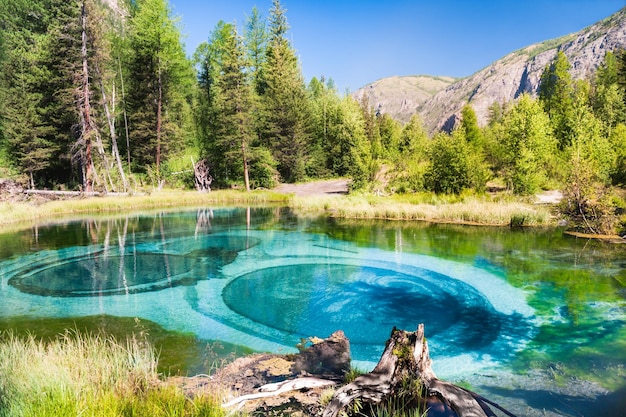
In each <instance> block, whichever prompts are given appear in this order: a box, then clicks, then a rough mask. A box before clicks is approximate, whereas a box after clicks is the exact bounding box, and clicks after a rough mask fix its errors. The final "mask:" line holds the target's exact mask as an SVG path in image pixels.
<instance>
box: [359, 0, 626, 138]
mask: <svg viewBox="0 0 626 417" xmlns="http://www.w3.org/2000/svg"><path fill="white" fill-rule="evenodd" d="M624 47H626V8H624V9H622V10H620V11H619V12H617V13H615V14H614V15H612V16H610V17H608V18H606V19H604V20H602V21H600V22H598V23H596V24H594V25H591V26H589V27H587V28H585V29H583V30H581V31H580V32H577V33H574V34H570V35H566V36H563V37H561V38H557V39H552V40H549V41H545V42H542V43H538V44H534V45H530V46H527V47H525V48H522V49H520V50H517V51H515V52H512V53H510V54H508V55H506V56H505V57H503V58H501V59H499V60H497V61H495V62H494V63H492V64H491V65H489V66H488V67H486V68H484V69H482V70H480V71H478V72H477V73H475V74H474V75H472V76H470V77H467V78H463V79H461V80H458V81H456V82H454V83H452V84H450V85H448V86H443V85H442V84H437V85H439V86H442V87H443V89H442V90H440V91H436V88H434V89H430V90H429V91H431V92H434V94H432V96H431V97H426V98H425V96H424V94H418V93H417V91H414V90H413V89H409V88H404V89H402V87H401V86H400V83H397V82H393V83H391V85H392V86H393V88H388V87H387V86H388V85H390V81H387V80H396V79H398V78H399V79H403V78H408V79H412V78H414V77H392V78H390V79H383V80H379V81H377V82H376V83H373V84H369V85H367V86H365V87H363V88H361V89H359V90H357V91H356V92H355V93H354V97H355V98H357V99H361V97H362V96H363V94H367V95H368V97H369V98H370V101H369V102H370V105H372V106H374V107H379V106H380V109H381V111H382V112H384V113H388V114H389V115H391V116H392V117H394V118H395V119H397V120H400V121H406V120H408V118H410V114H411V111H415V112H417V113H419V114H420V116H421V117H422V119H423V121H424V124H425V126H426V127H427V129H428V130H429V131H431V132H433V131H438V130H441V129H444V130H450V129H451V128H452V127H453V126H454V124H455V123H456V121H457V120H458V118H459V115H460V113H461V109H462V108H463V106H464V105H465V104H466V103H470V104H471V105H472V107H473V108H474V110H475V112H476V115H477V117H478V121H479V123H480V124H483V125H484V124H485V123H486V121H487V117H488V113H489V107H490V106H491V104H493V103H494V102H506V101H510V100H513V99H515V98H517V97H518V96H519V95H521V94H522V93H525V92H526V93H530V94H532V95H536V94H537V90H538V87H539V79H540V77H541V74H542V73H543V70H544V69H545V68H546V66H547V65H549V64H550V62H552V60H553V59H554V57H555V56H556V53H557V52H558V51H559V50H561V51H563V53H564V54H565V55H566V56H567V58H568V59H569V62H570V63H571V65H572V69H571V70H570V73H571V74H572V77H573V78H574V79H581V78H586V77H589V75H590V74H592V73H593V72H594V71H595V70H596V68H597V67H598V65H599V64H600V63H601V62H602V61H603V59H604V55H605V53H606V52H607V51H614V50H616V49H618V48H624ZM415 78H420V79H429V80H451V78H449V77H428V76H420V77H415ZM409 83H410V82H409ZM399 90H400V91H399Z"/></svg>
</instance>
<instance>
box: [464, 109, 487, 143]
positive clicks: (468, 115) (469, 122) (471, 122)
mask: <svg viewBox="0 0 626 417" xmlns="http://www.w3.org/2000/svg"><path fill="white" fill-rule="evenodd" d="M461 128H462V129H463V130H464V131H465V139H466V140H467V142H468V143H470V144H475V145H480V144H482V132H481V131H480V128H479V127H478V119H477V118H476V112H474V109H473V108H472V106H470V105H469V104H467V105H465V106H464V107H463V110H461Z"/></svg>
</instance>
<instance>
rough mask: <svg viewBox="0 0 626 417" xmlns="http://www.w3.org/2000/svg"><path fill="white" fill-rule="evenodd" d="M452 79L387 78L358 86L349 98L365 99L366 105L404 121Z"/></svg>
mask: <svg viewBox="0 0 626 417" xmlns="http://www.w3.org/2000/svg"><path fill="white" fill-rule="evenodd" d="M456 81H457V79H456V78H452V77H432V76H429V75H408V76H404V77H389V78H383V79H382V80H378V81H376V82H373V83H371V84H368V85H366V86H365V87H363V88H360V89H359V90H357V91H356V92H355V93H354V94H353V97H354V98H356V99H357V100H358V101H359V102H362V101H363V100H364V99H366V100H367V102H368V103H369V104H370V106H372V107H374V108H375V109H377V110H380V111H381V112H383V113H387V114H389V115H390V116H392V117H393V118H394V119H396V120H399V121H401V122H403V123H406V122H408V121H409V120H410V119H411V116H412V115H413V114H415V113H417V112H418V110H419V108H420V106H421V105H422V104H424V102H425V101H426V100H428V99H430V98H431V97H433V96H434V95H435V94H437V93H438V92H440V91H443V90H444V89H445V88H446V87H449V86H450V85H452V84H454V83H455V82H456Z"/></svg>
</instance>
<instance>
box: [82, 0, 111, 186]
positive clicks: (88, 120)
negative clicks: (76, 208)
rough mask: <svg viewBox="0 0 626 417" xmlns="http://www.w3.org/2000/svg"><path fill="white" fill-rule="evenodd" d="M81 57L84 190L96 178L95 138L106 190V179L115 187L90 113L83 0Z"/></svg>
mask: <svg viewBox="0 0 626 417" xmlns="http://www.w3.org/2000/svg"><path fill="white" fill-rule="evenodd" d="M81 26H82V30H81V58H82V74H81V82H80V84H81V88H80V94H79V100H78V106H79V111H80V114H81V117H80V118H81V125H82V126H81V132H82V138H83V140H84V142H85V144H84V146H85V158H84V160H83V164H84V166H85V177H84V184H85V187H84V188H85V189H84V191H85V192H92V191H93V179H94V178H96V172H95V165H94V162H93V156H92V151H93V141H92V138H93V139H95V146H96V149H97V150H98V153H99V155H100V157H101V158H102V161H103V165H104V171H105V174H106V177H105V180H104V187H105V190H106V191H107V192H108V187H107V179H108V181H109V184H110V185H111V187H112V188H115V186H114V184H113V179H112V178H111V173H110V171H109V163H108V160H107V157H106V153H105V152H104V145H103V144H102V138H101V136H100V132H98V129H97V127H96V125H95V122H94V120H93V118H92V115H91V101H90V96H91V89H90V87H89V64H88V55H87V1H86V0H83V4H82V8H81Z"/></svg>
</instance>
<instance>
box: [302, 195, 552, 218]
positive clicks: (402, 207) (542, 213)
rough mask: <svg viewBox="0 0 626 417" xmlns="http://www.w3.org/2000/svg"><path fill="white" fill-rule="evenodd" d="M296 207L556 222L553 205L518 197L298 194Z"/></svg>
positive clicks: (341, 213)
mask: <svg viewBox="0 0 626 417" xmlns="http://www.w3.org/2000/svg"><path fill="white" fill-rule="evenodd" d="M292 206H293V208H294V209H295V210H296V211H297V212H298V213H300V214H319V213H323V214H326V215H329V216H334V217H341V218H353V219H389V220H421V221H430V222H444V223H463V224H477V225H489V226H508V225H517V226H544V225H553V224H554V223H555V218H554V216H553V215H552V213H551V212H550V208H549V207H545V206H539V205H534V204H529V203H525V202H523V201H514V200H511V201H509V200H493V199H489V198H480V197H474V196H472V197H465V198H463V197H455V200H449V199H445V198H441V199H440V197H437V196H435V195H428V196H426V195H424V196H421V197H410V198H406V199H404V200H403V199H399V198H389V197H377V196H372V195H362V196H348V197H345V198H336V197H296V198H294V200H293V202H292Z"/></svg>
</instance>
